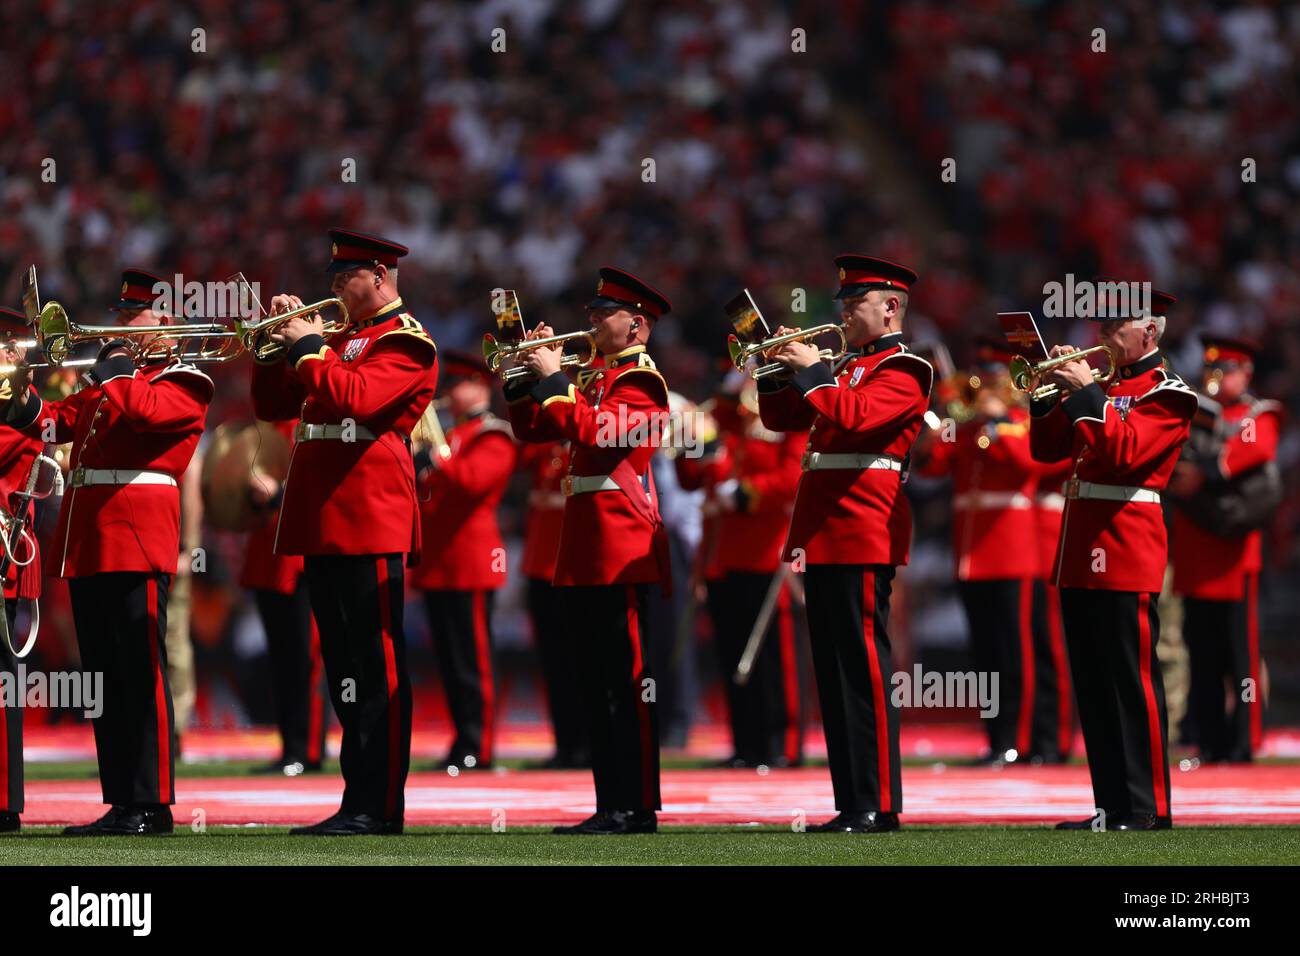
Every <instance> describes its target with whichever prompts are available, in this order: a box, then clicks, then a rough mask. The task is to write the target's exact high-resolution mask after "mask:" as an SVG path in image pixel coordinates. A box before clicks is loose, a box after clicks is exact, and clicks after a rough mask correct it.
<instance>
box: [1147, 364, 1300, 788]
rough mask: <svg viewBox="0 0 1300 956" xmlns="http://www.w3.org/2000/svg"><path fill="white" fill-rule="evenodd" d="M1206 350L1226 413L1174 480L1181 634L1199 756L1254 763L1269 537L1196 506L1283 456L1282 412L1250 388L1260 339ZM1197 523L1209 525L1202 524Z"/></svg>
mask: <svg viewBox="0 0 1300 956" xmlns="http://www.w3.org/2000/svg"><path fill="white" fill-rule="evenodd" d="M1203 345H1204V347H1205V382H1204V390H1205V391H1206V392H1207V393H1210V394H1212V397H1213V398H1214V400H1215V401H1217V402H1218V403H1219V404H1220V406H1221V407H1222V413H1221V415H1220V416H1219V419H1218V422H1219V426H1218V427H1219V430H1220V434H1219V436H1217V437H1218V440H1211V441H1208V442H1204V443H1202V442H1195V443H1193V442H1189V443H1188V446H1189V450H1194V453H1193V455H1192V456H1191V459H1190V460H1188V457H1187V456H1186V455H1185V456H1184V460H1183V461H1181V462H1179V463H1178V465H1177V467H1176V468H1175V471H1174V479H1173V481H1172V482H1171V484H1170V491H1171V492H1176V493H1177V497H1176V503H1177V504H1178V505H1179V506H1180V507H1179V508H1178V509H1177V510H1176V511H1175V513H1174V529H1173V535H1174V541H1173V551H1174V590H1175V591H1177V592H1178V593H1179V594H1181V595H1183V598H1184V600H1183V634H1184V636H1185V637H1186V639H1187V650H1188V653H1189V655H1190V656H1191V671H1192V682H1191V694H1190V700H1189V702H1188V703H1189V707H1190V709H1191V717H1192V726H1193V729H1194V733H1195V738H1196V743H1197V745H1198V747H1199V748H1200V753H1201V759H1203V760H1206V761H1209V762H1219V761H1225V760H1228V761H1248V760H1250V759H1251V758H1252V757H1253V756H1254V754H1255V752H1256V751H1257V750H1258V749H1259V746H1260V742H1261V739H1262V737H1263V724H1264V721H1263V708H1264V703H1263V695H1262V684H1261V680H1260V677H1261V675H1260V656H1259V573H1260V571H1261V570H1262V568H1263V550H1264V549H1263V541H1262V538H1263V532H1262V531H1261V530H1259V528H1258V527H1255V528H1254V529H1253V530H1247V531H1238V532H1236V533H1231V531H1229V529H1224V528H1220V527H1218V526H1217V525H1215V524H1214V523H1213V522H1210V521H1206V519H1205V517H1204V512H1205V510H1206V509H1203V508H1200V507H1198V505H1199V504H1200V501H1201V499H1210V500H1213V499H1215V498H1221V497H1224V496H1226V495H1228V494H1230V493H1234V492H1232V491H1231V485H1232V483H1233V482H1234V480H1239V479H1240V477H1241V476H1245V475H1250V474H1252V473H1257V472H1258V471H1259V470H1260V469H1261V468H1262V467H1263V466H1264V465H1265V464H1267V463H1268V462H1271V461H1273V460H1274V458H1276V457H1277V442H1278V434H1279V432H1280V430H1281V417H1282V407H1281V406H1280V405H1279V404H1278V403H1277V402H1273V401H1261V400H1260V399H1257V398H1255V397H1254V396H1252V395H1251V394H1250V393H1249V391H1248V390H1249V388H1250V380H1251V375H1252V374H1253V372H1254V367H1255V356H1256V352H1257V347H1256V346H1255V345H1254V344H1253V343H1250V342H1245V341H1241V340H1237V339H1228V338H1204V339H1203ZM1235 493H1236V494H1238V495H1240V494H1242V491H1241V490H1237V491H1236V492H1235ZM1247 493H1249V492H1248V491H1247ZM1258 497H1260V498H1263V497H1264V496H1262V495H1261V496H1258ZM1211 513H1213V512H1211ZM1263 517H1264V518H1266V517H1267V515H1266V514H1265V515H1264V516H1263ZM1198 519H1199V520H1200V521H1206V523H1207V524H1210V525H1211V527H1202V525H1201V524H1199V523H1198ZM1251 523H1252V524H1254V523H1256V522H1251ZM1225 531H1228V533H1225ZM1225 681H1226V682H1227V685H1228V686H1227V691H1226V692H1225V687H1224V683H1225ZM1228 699H1231V700H1232V701H1233V705H1232V709H1231V710H1228V709H1227V707H1226V701H1227V700H1228Z"/></svg>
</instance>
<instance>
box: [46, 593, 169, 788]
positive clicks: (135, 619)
mask: <svg viewBox="0 0 1300 956" xmlns="http://www.w3.org/2000/svg"><path fill="white" fill-rule="evenodd" d="M170 586H171V575H170V574H159V573H148V572H135V571H118V572H112V573H106V574H91V575H87V576H86V577H82V578H70V579H69V580H68V592H69V594H70V595H71V597H72V617H73V621H74V622H75V624H76V628H77V646H78V647H79V648H80V650H81V667H82V670H85V671H89V672H90V673H92V674H102V675H103V711H102V713H101V714H100V715H99V716H98V717H96V718H94V719H93V720H92V721H91V723H92V725H93V727H94V731H95V754H96V756H97V758H98V760H99V784H100V788H101V789H102V791H103V794H104V802H105V803H107V804H111V805H113V806H126V805H131V804H172V803H175V802H176V787H175V772H176V754H175V751H174V749H173V746H172V741H173V739H174V733H175V718H174V715H173V713H172V695H171V688H170V687H169V686H168V684H167V646H166V635H167V591H168V589H169V588H170Z"/></svg>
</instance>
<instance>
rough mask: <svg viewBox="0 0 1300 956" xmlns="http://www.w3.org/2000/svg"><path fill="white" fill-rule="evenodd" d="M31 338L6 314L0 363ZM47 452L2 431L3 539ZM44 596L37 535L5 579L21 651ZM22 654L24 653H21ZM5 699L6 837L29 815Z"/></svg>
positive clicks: (18, 359)
mask: <svg viewBox="0 0 1300 956" xmlns="http://www.w3.org/2000/svg"><path fill="white" fill-rule="evenodd" d="M30 336H31V330H30V329H29V328H28V327H27V317H26V316H25V315H23V313H21V312H15V311H14V310H13V309H0V337H2V338H0V340H2V341H3V347H0V361H3V362H4V363H5V364H6V365H10V366H16V365H19V364H20V363H22V362H23V361H25V359H26V357H27V349H26V347H25V346H24V345H23V344H21V343H22V342H23V341H24V340H25V339H27V338H29V337H30ZM12 398H13V389H12V387H11V383H10V380H9V377H8V376H6V377H4V378H0V415H3V413H4V410H5V409H7V408H8V406H9V402H10V400H11V399H12ZM43 447H44V443H43V442H42V441H41V440H40V439H39V438H33V437H31V436H29V435H24V434H22V433H21V432H16V431H14V430H13V429H12V428H0V502H3V511H4V520H3V521H0V534H4V535H5V537H6V539H7V538H8V537H9V534H10V522H11V521H12V520H13V519H14V518H17V517H18V515H17V514H15V513H14V511H13V510H12V507H13V506H12V499H11V498H10V496H11V495H13V494H14V493H15V492H19V491H22V490H23V488H25V487H26V485H27V477H28V475H29V474H31V469H32V463H33V462H34V461H35V460H36V456H37V455H39V454H40V453H41V449H42V448H43ZM24 507H29V506H27V505H24ZM19 562H22V563H19ZM40 596H41V562H40V554H39V551H38V550H37V546H36V536H35V534H29V535H28V536H27V537H26V538H25V539H24V542H22V543H19V544H18V553H16V554H14V555H13V556H12V560H11V561H10V564H9V569H8V573H7V574H6V575H5V579H4V599H5V616H6V618H7V619H8V625H9V634H10V639H11V640H13V641H14V642H15V647H16V648H17V647H18V644H17V639H16V638H15V637H14V635H15V634H16V633H17V614H18V602H19V601H20V600H31V601H35V600H37V599H38V598H39V597H40ZM18 652H19V653H22V651H21V649H19V650H18ZM17 664H18V662H17V660H16V659H15V658H14V656H13V654H12V653H11V651H10V647H9V644H8V642H5V641H0V673H8V674H9V675H10V677H11V679H16V670H15V669H16V667H17ZM20 693H21V691H20ZM3 696H4V695H0V833H13V832H15V831H17V830H18V829H20V828H21V825H22V824H21V822H20V819H19V814H21V813H22V812H23V708H22V707H18V706H14V707H7V706H5V702H4V699H3Z"/></svg>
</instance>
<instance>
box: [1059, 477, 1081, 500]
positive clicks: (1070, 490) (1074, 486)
mask: <svg viewBox="0 0 1300 956" xmlns="http://www.w3.org/2000/svg"><path fill="white" fill-rule="evenodd" d="M1081 484H1083V482H1081V481H1080V480H1079V479H1078V478H1071V479H1070V480H1069V481H1067V482H1066V483H1065V488H1063V489H1062V490H1063V491H1064V492H1065V497H1067V498H1069V499H1071V500H1074V499H1077V498H1078V497H1079V486H1080V485H1081Z"/></svg>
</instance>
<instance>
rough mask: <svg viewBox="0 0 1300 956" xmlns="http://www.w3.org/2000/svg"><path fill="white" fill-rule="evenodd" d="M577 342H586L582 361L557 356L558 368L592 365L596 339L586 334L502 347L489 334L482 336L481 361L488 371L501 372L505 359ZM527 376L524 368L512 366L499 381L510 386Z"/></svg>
mask: <svg viewBox="0 0 1300 956" xmlns="http://www.w3.org/2000/svg"><path fill="white" fill-rule="evenodd" d="M578 339H585V340H586V345H587V355H586V357H585V358H584V357H583V356H581V355H574V354H572V353H571V354H569V355H561V356H560V368H571V367H576V368H586V367H587V366H588V365H590V364H591V363H592V362H594V361H596V339H595V338H594V337H593V336H592V334H591V333H590V332H566V333H565V334H564V335H548V336H546V338H542V339H524V340H523V341H521V342H510V343H507V344H504V345H503V344H502V343H500V342H498V341H497V340H496V336H494V335H493V334H492V333H491V332H489V333H487V334H486V335H484V336H483V361H485V362H487V367H488V370H489V371H491V372H501V366H502V364H503V363H504V362H505V360H506V359H508V358H514V357H516V356H519V355H522V354H523V353H524V352H528V351H531V350H532V349H544V348H550V347H552V346H555V345H558V346H560V347H561V348H563V347H564V344H565V343H566V342H574V341H577V340H578ZM531 374H532V372H530V371H529V370H528V369H527V368H525V367H524V366H522V365H516V366H514V367H513V368H508V369H506V370H505V371H504V372H501V378H502V380H503V381H506V382H510V381H513V380H514V379H517V378H523V377H524V376H525V375H531Z"/></svg>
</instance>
